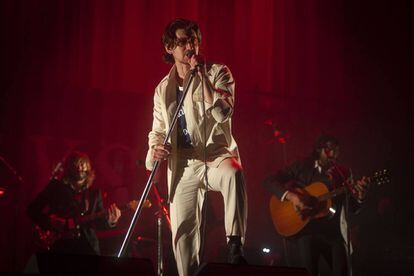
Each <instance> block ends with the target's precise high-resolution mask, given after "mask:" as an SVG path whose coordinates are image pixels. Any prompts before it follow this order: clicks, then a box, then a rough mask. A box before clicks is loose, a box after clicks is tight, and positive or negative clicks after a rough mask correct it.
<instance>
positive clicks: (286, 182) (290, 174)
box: [262, 162, 302, 201]
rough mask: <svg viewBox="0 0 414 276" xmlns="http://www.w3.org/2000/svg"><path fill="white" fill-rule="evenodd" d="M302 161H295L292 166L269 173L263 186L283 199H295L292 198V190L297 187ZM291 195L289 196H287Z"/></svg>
mask: <svg viewBox="0 0 414 276" xmlns="http://www.w3.org/2000/svg"><path fill="white" fill-rule="evenodd" d="M301 166H302V165H301V164H300V162H295V163H293V164H292V165H291V166H289V167H287V168H285V169H283V170H279V171H278V172H277V173H275V174H271V175H269V176H268V177H267V178H266V179H265V180H264V181H263V183H262V185H263V187H264V188H265V189H266V190H267V191H268V192H270V193H272V194H274V195H275V196H277V197H278V198H279V199H280V200H281V201H283V200H290V199H292V201H293V200H295V199H294V198H291V196H292V194H293V193H292V192H291V191H293V190H294V189H295V188H298V186H297V185H296V182H297V179H298V173H299V171H300V168H301ZM288 194H290V195H289V198H287V196H288Z"/></svg>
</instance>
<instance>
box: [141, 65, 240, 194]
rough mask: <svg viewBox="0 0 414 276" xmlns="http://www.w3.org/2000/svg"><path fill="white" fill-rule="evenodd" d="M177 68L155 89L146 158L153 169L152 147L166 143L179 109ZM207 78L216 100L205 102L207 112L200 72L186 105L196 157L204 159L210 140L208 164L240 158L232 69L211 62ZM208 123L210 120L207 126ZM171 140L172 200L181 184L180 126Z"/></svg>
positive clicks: (189, 129) (184, 106)
mask: <svg viewBox="0 0 414 276" xmlns="http://www.w3.org/2000/svg"><path fill="white" fill-rule="evenodd" d="M176 70H177V69H176V66H175V65H174V66H173V67H172V68H171V70H170V72H169V74H168V75H167V76H165V77H164V78H163V79H162V80H161V82H160V83H159V84H158V86H157V87H156V89H155V93H154V111H153V124H152V130H151V131H150V133H149V135H148V138H149V139H148V146H149V149H148V153H147V158H146V167H147V169H149V170H152V168H153V164H152V162H151V158H150V157H151V156H150V153H151V147H153V146H155V145H157V144H163V141H164V139H165V137H166V133H167V131H168V129H169V127H170V125H171V121H172V118H173V116H174V113H175V111H176V109H177V100H176V98H177V97H176V95H177V81H176V74H177V71H176ZM189 76H190V72H189V73H188V74H187V76H186V77H185V79H184V87H186V86H187V85H188V81H189ZM205 81H206V82H207V84H208V85H207V86H208V89H209V90H210V91H211V92H212V94H213V103H212V104H208V103H205V109H206V114H205V115H204V110H203V96H202V84H201V79H200V77H199V76H198V74H196V75H195V77H194V79H193V81H192V82H191V83H190V84H189V88H188V93H187V96H186V98H185V99H184V104H183V109H184V113H185V118H186V123H187V129H188V131H189V135H190V137H191V142H192V146H193V149H192V151H193V154H192V156H193V158H194V159H199V160H203V156H204V155H203V152H204V144H206V147H207V148H206V153H207V162H208V165H209V166H218V165H219V164H220V162H221V161H222V160H223V159H225V158H228V157H236V158H238V159H239V153H238V148H237V144H236V141H235V140H234V138H233V136H232V133H231V116H232V114H233V111H234V87H235V82H234V79H233V76H232V74H231V72H230V70H229V69H228V68H227V67H226V66H225V65H220V64H211V65H208V66H207V72H206V76H205ZM204 123H206V125H205V126H204ZM204 129H206V130H207V131H206V133H204ZM204 137H207V141H204V140H205V139H204ZM168 142H169V143H170V144H171V145H172V152H171V158H169V160H168V172H167V176H168V191H169V200H170V202H172V201H173V198H174V192H175V187H176V185H177V180H176V179H177V177H178V176H179V174H180V172H179V171H180V170H179V169H180V168H179V165H178V162H177V161H178V159H179V158H180V149H178V148H177V127H175V128H174V129H173V131H172V134H171V137H170V139H169V140H168Z"/></svg>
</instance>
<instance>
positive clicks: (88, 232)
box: [27, 179, 110, 255]
mask: <svg viewBox="0 0 414 276" xmlns="http://www.w3.org/2000/svg"><path fill="white" fill-rule="evenodd" d="M101 211H103V203H102V195H101V192H100V190H98V189H93V188H91V187H90V188H87V189H85V190H84V191H81V192H75V191H74V189H72V188H71V186H70V185H69V184H66V183H64V181H62V180H57V179H53V180H52V181H50V182H49V184H48V185H47V186H46V188H45V189H44V190H43V191H41V192H40V193H39V195H38V196H37V197H36V198H35V199H34V200H33V201H32V202H31V203H30V204H29V206H28V208H27V214H28V216H29V217H30V218H31V219H32V220H33V221H34V222H35V223H36V224H37V225H38V226H40V227H41V228H42V229H44V230H53V228H52V225H51V221H50V217H49V215H50V214H55V215H57V216H59V217H62V218H76V217H79V216H81V215H82V213H83V215H85V216H87V215H90V214H94V213H98V212H101ZM109 227H110V226H109V224H108V222H107V220H106V218H105V217H102V218H101V219H97V220H94V221H93V222H89V223H86V224H82V225H80V229H79V230H80V231H79V232H80V236H79V237H73V238H64V239H60V240H58V241H56V242H55V243H54V244H53V246H52V248H51V250H52V251H54V252H64V253H75V254H93V255H99V254H100V249H99V241H98V238H97V236H96V232H95V229H107V228H109Z"/></svg>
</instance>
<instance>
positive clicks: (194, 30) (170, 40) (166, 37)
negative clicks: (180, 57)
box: [162, 18, 201, 64]
mask: <svg viewBox="0 0 414 276" xmlns="http://www.w3.org/2000/svg"><path fill="white" fill-rule="evenodd" d="M178 29H184V30H185V32H186V34H187V36H188V37H191V36H193V34H195V35H196V37H197V40H198V43H199V44H201V32H200V28H199V27H198V24H197V23H196V22H194V21H191V20H188V19H183V18H177V19H174V20H173V21H171V22H170V23H168V25H167V26H166V27H165V30H164V34H163V35H162V45H163V46H164V48H165V47H167V48H174V47H175V46H176V42H177V37H176V36H175V32H176V31H177V30H178ZM164 50H165V49H164ZM163 59H164V61H165V62H166V63H171V64H172V63H174V57H173V56H172V55H171V54H169V53H167V52H166V51H165V52H164V54H163Z"/></svg>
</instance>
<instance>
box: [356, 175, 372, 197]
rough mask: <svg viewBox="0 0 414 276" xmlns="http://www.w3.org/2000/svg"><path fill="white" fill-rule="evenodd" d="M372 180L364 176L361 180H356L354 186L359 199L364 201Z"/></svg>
mask: <svg viewBox="0 0 414 276" xmlns="http://www.w3.org/2000/svg"><path fill="white" fill-rule="evenodd" d="M370 182H371V179H370V178H369V177H366V176H363V177H362V178H361V179H360V180H357V181H356V184H355V186H354V188H355V196H356V198H357V199H358V200H359V201H364V200H365V198H366V196H367V193H368V185H369V183H370Z"/></svg>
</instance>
